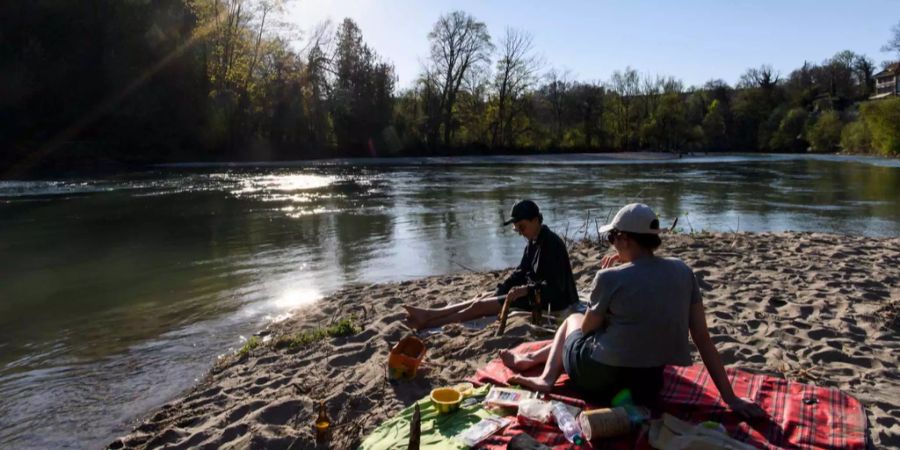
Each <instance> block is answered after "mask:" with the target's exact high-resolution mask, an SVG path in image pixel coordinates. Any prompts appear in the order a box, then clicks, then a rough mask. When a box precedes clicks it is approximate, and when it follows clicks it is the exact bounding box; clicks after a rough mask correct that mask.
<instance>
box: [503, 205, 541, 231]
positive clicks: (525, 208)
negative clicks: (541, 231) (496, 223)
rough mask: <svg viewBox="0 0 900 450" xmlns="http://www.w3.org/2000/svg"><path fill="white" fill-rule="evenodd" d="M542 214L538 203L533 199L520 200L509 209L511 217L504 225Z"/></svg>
mask: <svg viewBox="0 0 900 450" xmlns="http://www.w3.org/2000/svg"><path fill="white" fill-rule="evenodd" d="M540 215H541V210H540V209H538V205H537V203H535V202H533V201H531V200H519V201H518V202H517V203H516V204H515V205H513V207H512V209H511V210H510V211H509V219H508V220H507V221H506V222H503V225H509V224H511V223H513V222H518V221H520V220H528V219H534V218H535V217H538V216H540Z"/></svg>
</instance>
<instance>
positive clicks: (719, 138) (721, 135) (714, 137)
mask: <svg viewBox="0 0 900 450" xmlns="http://www.w3.org/2000/svg"><path fill="white" fill-rule="evenodd" d="M702 127H703V128H702V130H703V138H704V144H705V146H706V148H710V149H713V150H721V149H722V148H723V147H725V146H726V139H727V136H726V131H727V126H726V125H725V112H724V107H723V106H722V103H721V102H719V100H718V99H715V100H713V101H712V103H710V104H709V109H708V110H707V112H706V116H704V117H703V123H702Z"/></svg>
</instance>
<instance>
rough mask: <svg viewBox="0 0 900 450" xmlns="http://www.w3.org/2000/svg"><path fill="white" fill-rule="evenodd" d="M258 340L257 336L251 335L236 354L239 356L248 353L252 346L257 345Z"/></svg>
mask: <svg viewBox="0 0 900 450" xmlns="http://www.w3.org/2000/svg"><path fill="white" fill-rule="evenodd" d="M261 342H262V341H260V339H259V336H251V337H250V339H247V342H245V343H244V346H243V347H241V349H240V350H239V351H238V355H240V357H241V358H243V357H244V356H247V355H249V354H250V352H251V351H253V349H254V348H256V347H259V344H260V343H261Z"/></svg>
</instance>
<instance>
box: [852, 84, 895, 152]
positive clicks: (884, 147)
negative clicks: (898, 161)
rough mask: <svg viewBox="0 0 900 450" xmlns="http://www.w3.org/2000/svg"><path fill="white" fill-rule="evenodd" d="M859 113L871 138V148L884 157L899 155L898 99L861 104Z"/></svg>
mask: <svg viewBox="0 0 900 450" xmlns="http://www.w3.org/2000/svg"><path fill="white" fill-rule="evenodd" d="M859 112H860V117H861V120H863V121H864V122H865V124H866V128H867V129H868V130H869V133H870V134H871V136H872V148H873V149H874V150H876V151H877V152H878V153H881V154H883V155H886V156H891V155H897V154H900V98H889V99H884V100H877V101H872V102H866V103H863V104H862V106H861V107H860V110H859Z"/></svg>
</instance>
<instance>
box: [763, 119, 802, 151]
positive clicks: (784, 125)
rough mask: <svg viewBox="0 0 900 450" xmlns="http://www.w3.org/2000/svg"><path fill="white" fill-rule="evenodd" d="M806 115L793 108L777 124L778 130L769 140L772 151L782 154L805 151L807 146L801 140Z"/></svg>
mask: <svg viewBox="0 0 900 450" xmlns="http://www.w3.org/2000/svg"><path fill="white" fill-rule="evenodd" d="M808 116H809V115H808V114H807V113H806V110H805V109H803V108H793V109H791V110H790V111H788V112H787V114H785V115H784V118H783V119H781V122H780V123H779V124H778V130H777V131H776V132H775V134H773V135H772V138H771V139H770V140H769V147H770V148H772V150H776V151H784V152H801V151H805V150H806V147H807V146H808V145H809V144H808V142H806V140H805V139H804V138H803V130H804V129H805V127H806V122H807V119H808Z"/></svg>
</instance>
